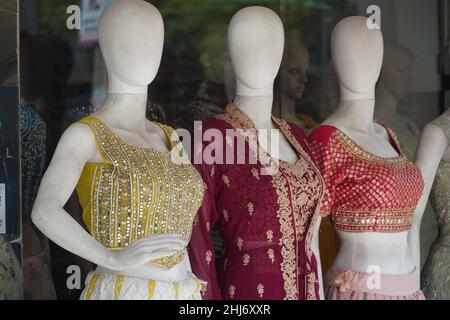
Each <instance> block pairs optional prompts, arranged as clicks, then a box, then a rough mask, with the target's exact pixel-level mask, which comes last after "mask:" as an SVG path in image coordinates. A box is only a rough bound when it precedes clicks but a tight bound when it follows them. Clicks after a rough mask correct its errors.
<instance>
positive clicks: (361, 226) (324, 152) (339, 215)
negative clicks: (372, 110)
mask: <svg viewBox="0 0 450 320" xmlns="http://www.w3.org/2000/svg"><path fill="white" fill-rule="evenodd" d="M386 129H387V131H388V133H389V135H390V140H391V144H392V146H393V147H394V148H395V150H396V151H397V152H398V156H396V157H392V158H382V157H378V156H376V155H374V154H371V153H369V152H368V151H365V150H364V149H362V148H361V147H359V146H358V145H357V144H356V143H354V142H353V141H352V140H351V139H350V138H349V137H348V136H347V135H346V134H345V133H343V132H342V131H340V130H339V129H337V128H335V127H333V126H329V125H323V126H320V127H319V128H317V129H316V130H314V131H313V132H312V133H311V135H310V136H309V139H310V142H311V148H312V152H313V154H314V157H315V159H316V163H317V164H318V166H319V167H320V169H321V172H322V175H323V178H324V180H325V182H326V184H327V186H328V193H327V194H326V196H325V198H324V201H323V203H322V207H321V213H322V214H323V215H325V216H326V215H330V214H331V217H332V221H333V224H334V226H335V228H336V229H337V230H339V231H346V232H387V233H396V232H404V231H408V230H409V229H410V228H411V222H412V215H413V214H414V211H415V208H416V206H417V203H418V201H419V199H420V197H421V195H422V192H423V188H424V182H423V179H422V174H421V171H420V169H419V168H418V167H417V166H415V165H414V164H413V163H412V162H411V161H409V160H408V159H407V158H406V157H405V155H404V154H403V152H402V150H401V148H400V145H399V143H398V141H397V138H396V136H395V134H394V132H393V131H392V130H391V129H389V128H386Z"/></svg>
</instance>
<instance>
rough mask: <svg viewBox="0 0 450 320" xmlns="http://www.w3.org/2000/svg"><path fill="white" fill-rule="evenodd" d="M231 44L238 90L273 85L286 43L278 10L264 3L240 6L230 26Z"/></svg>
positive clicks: (229, 39) (241, 91) (229, 36)
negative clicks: (261, 4)
mask: <svg viewBox="0 0 450 320" xmlns="http://www.w3.org/2000/svg"><path fill="white" fill-rule="evenodd" d="M228 46H229V50H230V55H231V61H232V63H233V67H234V71H235V74H236V78H237V82H238V88H237V90H238V92H237V94H242V95H246V94H247V93H248V92H250V91H252V89H263V88H266V87H269V86H271V85H272V86H273V81H274V79H275V77H276V75H277V73H278V70H279V68H280V64H281V59H282V56H283V47H284V29H283V24H282V22H281V20H280V18H279V17H278V15H277V14H275V12H273V11H271V10H269V9H267V8H264V7H247V8H244V9H241V10H239V11H238V12H237V13H236V14H235V15H234V16H233V18H232V20H231V22H230V25H229V28H228ZM246 88H248V89H249V91H247V90H246ZM243 91H247V92H243ZM270 91H272V89H271V90H270Z"/></svg>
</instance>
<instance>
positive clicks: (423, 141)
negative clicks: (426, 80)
mask: <svg viewBox="0 0 450 320" xmlns="http://www.w3.org/2000/svg"><path fill="white" fill-rule="evenodd" d="M448 145H449V140H448V138H447V136H446V134H445V133H444V131H443V130H442V129H441V128H440V127H438V126H436V125H434V124H432V123H431V124H428V125H427V126H426V127H425V128H424V130H423V132H422V135H421V138H420V143H419V147H418V148H417V153H416V159H415V163H416V165H417V166H418V167H419V169H420V171H421V172H422V176H423V179H424V183H425V185H424V190H423V194H422V197H421V198H420V201H419V203H418V205H417V208H416V211H415V213H414V216H413V221H412V228H411V230H410V232H409V234H408V245H409V248H410V250H411V253H412V255H413V258H414V263H415V266H416V269H417V270H418V271H420V223H421V220H422V216H423V213H424V210H425V207H426V204H427V201H428V197H429V195H430V192H431V187H432V185H433V181H434V177H435V175H436V171H437V168H438V166H439V163H440V162H441V159H442V157H443V155H444V153H445V152H446V150H447V148H448ZM418 274H420V272H418ZM417 281H418V283H419V284H420V279H417Z"/></svg>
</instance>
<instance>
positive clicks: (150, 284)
mask: <svg viewBox="0 0 450 320" xmlns="http://www.w3.org/2000/svg"><path fill="white" fill-rule="evenodd" d="M155 289H156V281H155V280H148V298H147V299H148V300H152V298H153V295H154V294H155Z"/></svg>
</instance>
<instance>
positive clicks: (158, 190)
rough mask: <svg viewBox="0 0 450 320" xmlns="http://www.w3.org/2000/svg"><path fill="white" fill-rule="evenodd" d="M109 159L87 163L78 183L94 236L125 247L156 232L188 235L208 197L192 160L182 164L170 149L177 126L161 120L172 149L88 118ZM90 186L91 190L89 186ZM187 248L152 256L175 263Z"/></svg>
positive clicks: (112, 245)
mask: <svg viewBox="0 0 450 320" xmlns="http://www.w3.org/2000/svg"><path fill="white" fill-rule="evenodd" d="M80 122H81V123H84V124H87V125H89V127H90V128H91V129H92V131H93V132H94V134H95V136H96V140H97V145H98V150H99V152H100V153H101V155H102V157H103V159H104V162H103V163H100V164H94V163H87V164H86V165H85V168H84V170H83V173H82V175H81V177H80V181H79V182H78V185H77V192H78V194H79V196H80V202H81V204H82V207H83V220H84V222H85V223H86V225H87V227H88V230H89V231H90V233H91V235H92V236H93V237H94V238H95V239H96V240H97V241H99V242H100V243H101V244H103V245H104V246H105V247H107V248H110V249H122V248H124V247H126V246H128V245H129V244H131V243H132V242H134V241H136V240H139V239H144V238H147V237H149V236H151V235H160V234H169V233H171V234H180V235H181V236H182V238H183V239H185V240H189V239H190V236H191V231H192V223H193V219H194V216H195V215H196V213H197V210H198V208H199V207H200V204H201V201H202V199H203V181H202V178H201V177H200V175H199V174H198V172H197V171H196V169H195V168H194V167H193V166H192V165H191V164H177V163H175V162H173V161H172V159H171V152H172V151H173V150H175V148H174V147H175V145H176V144H177V143H180V142H179V140H178V139H177V140H175V141H173V140H172V139H173V136H174V135H173V133H174V130H173V129H172V128H170V127H168V126H165V125H162V124H159V123H157V122H155V123H156V124H157V125H158V126H160V127H161V128H162V129H163V130H164V132H165V133H166V135H167V136H168V137H169V140H170V141H171V150H170V152H168V153H167V154H165V153H162V152H159V151H157V150H154V149H152V148H144V147H139V146H134V145H131V144H129V143H126V142H125V141H123V140H121V139H120V138H119V137H118V136H117V135H116V134H115V133H114V132H113V131H111V130H110V129H109V128H108V127H107V126H106V125H105V124H104V123H103V122H102V121H100V120H99V119H97V118H95V117H87V118H84V119H82V120H81V121H80ZM87 189H88V190H87ZM185 252H186V250H185V249H183V250H181V251H180V252H178V253H176V254H174V255H172V256H170V257H163V258H160V259H157V260H154V261H152V262H153V263H155V264H157V265H160V266H162V267H166V268H171V267H173V266H174V265H176V264H177V263H179V262H180V261H182V260H183V258H184V255H185Z"/></svg>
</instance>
